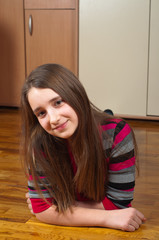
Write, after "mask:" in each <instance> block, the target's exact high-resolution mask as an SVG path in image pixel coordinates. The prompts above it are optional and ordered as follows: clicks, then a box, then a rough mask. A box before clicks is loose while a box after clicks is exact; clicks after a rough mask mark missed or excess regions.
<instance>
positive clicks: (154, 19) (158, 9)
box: [147, 0, 159, 116]
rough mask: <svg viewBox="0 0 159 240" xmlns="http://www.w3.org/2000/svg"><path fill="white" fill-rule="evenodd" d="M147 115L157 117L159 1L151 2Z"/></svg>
mask: <svg viewBox="0 0 159 240" xmlns="http://www.w3.org/2000/svg"><path fill="white" fill-rule="evenodd" d="M149 56H150V57H149V83H148V110H147V114H148V115H154V116H159V1H158V0H152V1H151V20H150V54H149Z"/></svg>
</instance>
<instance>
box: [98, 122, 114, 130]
mask: <svg viewBox="0 0 159 240" xmlns="http://www.w3.org/2000/svg"><path fill="white" fill-rule="evenodd" d="M101 127H102V129H103V131H106V130H109V129H114V128H116V123H110V124H107V125H103V126H101Z"/></svg>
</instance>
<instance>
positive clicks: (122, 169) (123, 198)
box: [103, 121, 135, 210]
mask: <svg viewBox="0 0 159 240" xmlns="http://www.w3.org/2000/svg"><path fill="white" fill-rule="evenodd" d="M110 131H111V132H112V133H113V139H112V140H113V144H112V146H111V154H110V158H109V161H108V163H109V164H108V165H109V169H108V185H107V186H106V196H105V198H104V200H103V205H104V208H105V209H106V210H113V209H120V208H127V207H130V206H131V201H132V200H133V193H134V186H135V156H134V140H133V135H132V131H131V128H130V127H129V125H128V124H127V123H126V122H124V121H119V122H118V123H117V124H112V129H111V128H109V132H110Z"/></svg>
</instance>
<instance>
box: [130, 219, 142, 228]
mask: <svg viewBox="0 0 159 240" xmlns="http://www.w3.org/2000/svg"><path fill="white" fill-rule="evenodd" d="M130 225H131V226H133V227H134V228H135V229H138V228H139V227H140V224H138V222H137V221H135V220H133V219H132V220H131V223H130Z"/></svg>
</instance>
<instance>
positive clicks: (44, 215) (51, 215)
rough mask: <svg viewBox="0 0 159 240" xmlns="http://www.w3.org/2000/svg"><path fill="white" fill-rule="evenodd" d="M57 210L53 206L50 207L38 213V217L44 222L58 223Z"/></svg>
mask: <svg viewBox="0 0 159 240" xmlns="http://www.w3.org/2000/svg"><path fill="white" fill-rule="evenodd" d="M56 214H57V213H56V210H55V209H54V208H53V207H50V208H48V209H47V210H45V211H43V212H40V213H36V214H35V216H36V219H37V220H39V221H40V222H43V223H49V224H56Z"/></svg>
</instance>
